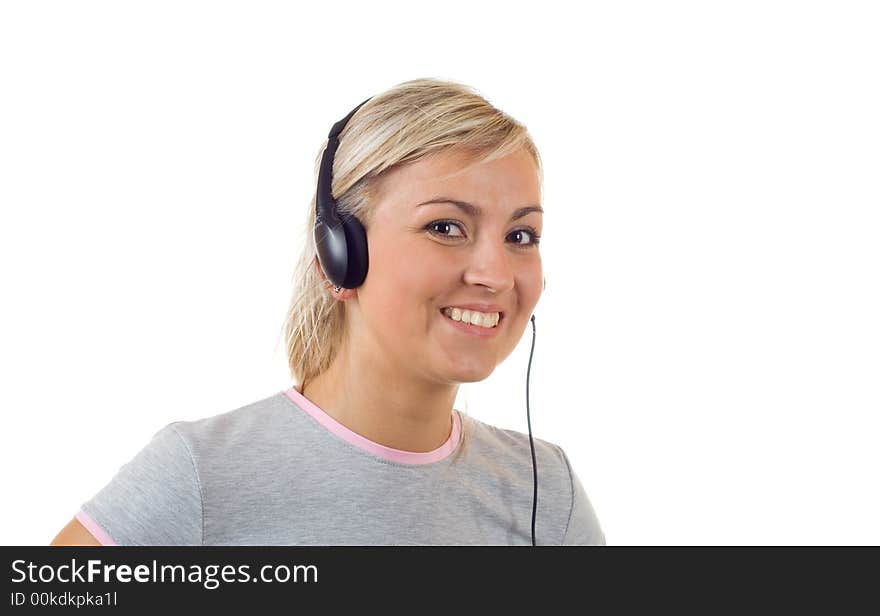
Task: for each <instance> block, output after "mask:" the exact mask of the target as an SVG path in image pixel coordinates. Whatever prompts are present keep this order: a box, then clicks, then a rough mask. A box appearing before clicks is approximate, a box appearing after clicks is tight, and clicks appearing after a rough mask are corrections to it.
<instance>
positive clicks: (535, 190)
mask: <svg viewBox="0 0 880 616" xmlns="http://www.w3.org/2000/svg"><path fill="white" fill-rule="evenodd" d="M474 160H475V159H474V158H473V156H472V155H468V154H466V153H461V152H451V151H446V152H441V153H439V154H435V155H432V156H430V157H427V158H424V159H422V160H420V161H418V162H416V163H412V164H409V165H405V166H402V167H399V168H396V169H392V170H391V171H390V172H388V173H387V174H385V175H384V176H383V177H382V178H380V180H379V182H378V184H377V190H376V197H377V203H376V207H377V212H376V213H377V214H380V213H385V214H391V213H394V214H398V215H399V214H402V213H404V211H405V210H412V211H413V212H414V211H415V206H416V205H417V204H419V203H422V202H424V201H427V200H429V199H433V198H435V197H439V196H443V197H448V198H451V199H458V200H461V201H467V202H470V203H475V204H478V205H479V207H481V208H482V209H484V210H486V211H488V212H489V213H491V212H493V211H497V210H499V209H500V210H501V211H502V212H505V213H506V212H508V211H512V210H513V209H516V208H519V207H522V206H523V205H530V204H538V203H539V202H540V199H541V187H540V181H539V179H538V167H537V165H536V164H535V161H534V159H533V158H532V156H531V154H529V153H528V151H527V150H525V149H522V150H518V151H517V152H514V153H512V154H509V155H507V156H504V157H502V158H499V159H496V160H493V161H489V162H487V163H486V162H484V163H479V164H473V163H474ZM468 165H471V167H470V168H469V169H468V168H466V167H467V166H468ZM423 209H427V208H423Z"/></svg>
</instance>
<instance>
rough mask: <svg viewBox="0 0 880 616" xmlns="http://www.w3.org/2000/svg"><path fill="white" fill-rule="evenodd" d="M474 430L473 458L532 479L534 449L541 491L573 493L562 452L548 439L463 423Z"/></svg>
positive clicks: (470, 421) (474, 421)
mask: <svg viewBox="0 0 880 616" xmlns="http://www.w3.org/2000/svg"><path fill="white" fill-rule="evenodd" d="M464 421H465V422H466V423H467V425H468V426H469V428H470V429H471V433H470V434H471V437H472V443H471V444H470V445H468V446H469V447H470V448H471V451H470V455H471V456H472V457H475V458H476V459H477V461H478V462H483V463H484V464H486V465H488V466H489V467H491V468H492V469H494V470H496V471H499V470H500V469H510V470H511V471H513V472H515V473H516V474H517V475H518V476H523V473H526V474H527V476H528V477H529V481H531V477H532V470H531V468H532V446H534V449H535V460H536V462H537V469H538V477H539V478H538V481H539V483H540V485H541V488H542V491H543V488H544V487H545V486H546V487H547V488H549V489H552V490H553V491H554V492H557V491H562V492H563V493H570V491H571V475H570V472H569V466H568V461H567V459H566V456H565V453H564V452H563V450H562V448H561V447H560V446H559V445H557V444H555V443H552V442H550V441H547V440H545V439H541V438H536V437H534V435H533V436H532V439H531V442H530V440H529V435H528V434H525V433H523V432H520V431H517V430H511V429H508V428H501V427H498V426H493V425H492V424H488V423H486V422H483V421H480V420H478V419H475V418H473V417H470V416H467V418H466V419H465V420H464Z"/></svg>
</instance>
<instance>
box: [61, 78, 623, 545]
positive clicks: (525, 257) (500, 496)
mask: <svg viewBox="0 0 880 616" xmlns="http://www.w3.org/2000/svg"><path fill="white" fill-rule="evenodd" d="M340 124H341V125H342V130H341V132H339V134H338V136H337V137H336V143H334V144H333V146H334V147H337V149H336V150H335V155H334V156H332V158H330V159H329V168H327V171H328V172H329V171H332V179H328V180H327V187H328V189H329V191H328V192H329V193H330V194H331V197H332V198H333V199H335V207H336V209H337V210H338V212H339V215H340V216H341V217H343V218H348V219H349V220H350V219H351V218H352V217H353V218H355V219H357V221H359V222H360V224H361V225H362V227H363V230H364V237H365V239H366V245H365V246H363V249H364V255H363V256H364V262H363V263H362V266H363V269H364V270H365V272H362V274H364V273H365V276H363V279H362V280H357V282H356V284H353V285H352V286H351V287H350V288H349V287H347V286H345V285H343V284H341V278H340V274H339V273H338V272H337V273H335V274H332V275H331V277H333V278H336V282H335V283H334V281H333V280H328V275H327V272H329V271H331V270H332V268H331V267H330V266H329V265H328V263H324V260H325V259H324V258H323V256H319V253H318V246H319V241H320V242H325V241H328V242H329V241H330V240H327V239H326V237H325V235H324V233H323V231H318V232H317V233H316V232H315V231H314V230H315V222H316V205H317V204H316V200H313V201H312V203H311V205H310V207H309V215H308V223H307V225H306V234H305V249H304V251H303V254H302V256H301V257H300V260H299V263H298V268H297V272H296V280H295V285H294V292H293V299H292V302H291V306H290V310H289V313H288V318H287V322H286V324H285V334H286V342H287V351H288V360H289V365H290V371H291V374H292V376H293V377H294V381H295V382H296V383H297V385H296V386H294V387H291V388H289V389H286V390H283V391H280V392H278V393H276V394H274V395H272V396H269V397H267V398H265V399H262V400H259V401H257V402H254V403H251V404H249V405H247V406H244V407H242V408H239V409H236V410H233V411H229V412H227V413H224V414H220V415H216V416H213V417H208V418H204V419H200V420H196V421H178V422H174V423H171V424H169V425H167V426H165V427H164V428H162V429H161V430H159V432H158V433H156V435H155V436H154V437H153V439H152V441H151V442H150V443H149V444H148V445H147V446H146V447H145V448H144V449H143V450H141V451H140V452H139V453H138V454H137V455H136V456H135V457H134V458H133V459H132V460H131V461H130V462H129V463H127V464H126V465H124V466H123V467H122V468H120V469H119V471H118V473H117V474H116V476H115V477H114V478H113V479H112V481H111V482H110V483H109V484H108V485H106V486H105V487H104V488H103V489H101V490H100V491H99V492H98V493H97V494H96V495H94V496H93V497H92V498H91V499H90V500H88V501H86V502H85V503H83V504H82V506H81V509H80V511H79V512H78V513H77V514H76V516H75V518H74V519H73V520H72V521H71V523H70V524H69V525H68V526H67V527H66V528H65V529H64V530H63V531H62V532H61V533H60V534H59V535H58V537H56V539H55V541H54V542H53V545H65V544H68V545H69V544H104V545H114V544H115V545H531V543H532V536H533V535H532V513H533V505H534V502H533V468H532V455H531V447H530V445H531V444H530V441H529V438H528V436H527V435H525V434H522V433H520V432H515V431H512V430H505V429H500V428H497V427H494V426H491V425H488V424H486V423H483V422H481V421H478V420H476V419H474V418H471V417H469V416H467V415H464V414H462V413H461V412H459V411H458V410H456V409H454V408H453V405H454V403H455V399H456V393H457V391H458V387H459V384H461V383H471V382H475V381H482V380H483V379H486V378H487V377H489V375H491V374H492V372H493V370H495V368H496V367H497V366H498V365H499V364H500V363H501V362H502V361H503V360H504V359H505V358H506V357H507V356H508V355H510V353H511V352H512V351H513V349H514V348H515V347H516V345H517V343H518V342H519V340H520V339H521V337H522V335H523V332H524V330H525V328H526V326H527V325H528V322H529V319H530V317H531V315H532V311H533V310H534V308H535V305H536V304H537V302H538V299H539V297H540V296H541V292H542V290H543V275H542V268H541V255H540V252H539V250H538V241H539V237H540V234H541V227H542V209H541V192H542V188H541V187H542V177H543V174H542V171H541V163H540V157H539V155H538V152H537V150H536V148H535V145H534V144H533V142H532V139H531V137H530V136H529V134H528V131H527V130H526V128H525V127H524V126H522V125H521V124H519V123H518V122H516V121H515V120H514V119H513V118H511V117H510V116H508V115H506V114H505V113H503V112H501V111H499V110H498V109H496V108H495V107H493V106H492V105H491V104H489V103H488V102H487V101H486V100H485V99H483V98H482V97H481V96H479V95H478V94H477V93H475V92H474V91H473V90H471V89H470V88H467V87H465V86H463V85H460V84H456V83H452V82H447V81H439V80H435V79H418V80H414V81H409V82H405V83H402V84H400V85H398V86H396V87H394V88H392V89H390V90H388V91H386V92H383V93H382V94H380V95H378V96H375V97H373V98H371V99H369V100H368V101H365V103H362V104H361V105H360V106H359V107H358V108H356V110H355V111H354V113H353V115H352V114H350V115H349V117H347V118H346V121H345V122H342V123H337V126H338V125H340ZM335 128H336V126H334V129H335ZM331 141H332V139H331V138H328V142H327V143H325V144H324V146H323V147H322V150H321V155H323V153H324V150H325V148H328V149H329V146H328V144H329V143H330V142H331ZM337 144H338V146H337ZM329 155H330V152H328V156H329ZM320 158H321V156H319V160H320ZM318 175H319V178H320V176H321V174H320V173H319V174H318ZM331 182H332V184H331ZM319 183H320V179H319ZM319 192H320V191H319ZM325 194H326V193H325ZM316 199H317V197H316ZM321 219H322V220H324V221H325V222H326V218H325V217H323V216H322V217H321ZM346 234H347V235H346V236H347V237H348V231H347V232H346ZM316 236H317V237H318V240H316ZM348 241H349V242H354V244H356V243H357V242H356V238H352V237H349V238H348ZM355 248H356V246H353V245H351V244H350V245H349V248H348V249H349V251H350V253H349V255H350V256H349V258H354V255H353V253H354V252H356V250H355ZM342 275H345V276H346V280H348V279H357V278H358V276H357V275H355V274H352V272H351V271H349V272H348V274H345V273H343V274H342ZM534 448H535V456H536V458H535V459H536V461H537V468H538V469H539V481H538V500H537V503H538V506H537V515H536V520H535V528H534V537H535V538H536V543H537V545H584V544H604V542H605V538H604V535H603V533H602V530H601V528H600V526H599V523H598V521H597V519H596V516H595V513H594V511H593V509H592V507H591V505H590V502H589V500H588V498H587V495H586V493H585V491H584V488H583V486H582V484H581V482H580V481H579V479H578V477H577V475H576V474H575V472H574V471H573V470H572V468H571V466H570V464H569V460H568V457H567V456H566V454H565V452H564V451H563V450H562V449H561V448H560V447H559V446H557V445H554V444H552V443H549V442H547V441H543V440H540V439H534Z"/></svg>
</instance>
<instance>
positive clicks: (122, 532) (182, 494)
mask: <svg viewBox="0 0 880 616" xmlns="http://www.w3.org/2000/svg"><path fill="white" fill-rule="evenodd" d="M76 517H77V519H78V520H80V522H81V523H83V525H84V526H85V527H86V528H87V529H88V530H89V531H90V532H91V533H92V534H93V535H94V536H95V537H96V538H97V539H98V540H99V541H100V542H101V543H102V544H104V545H202V498H201V490H200V487H199V478H198V474H197V470H196V467H195V462H194V460H193V457H192V454H191V453H190V448H189V447H188V446H187V443H186V442H185V441H184V439H183V437H182V436H181V435H180V433H178V431H177V430H176V429H175V428H174V424H173V423H171V424H168V425H167V426H165V427H164V428H162V429H161V430H159V431H158V432H157V433H156V434H155V435H154V436H153V438H152V440H150V442H149V443H148V444H147V445H146V447H144V448H143V449H142V450H141V451H139V452H138V453H137V455H135V456H134V458H132V459H131V460H130V461H129V462H128V463H126V464H124V465H123V466H122V467H120V469H119V471H118V472H117V473H116V475H115V476H114V477H113V478H112V479H111V480H110V483H108V484H107V485H106V486H104V487H103V488H102V489H101V490H100V491H99V492H98V493H97V494H95V495H94V496H93V497H92V498H91V499H90V500H88V501H86V502H85V503H83V504H82V505H81V507H80V511H79V512H78V513H77V515H76Z"/></svg>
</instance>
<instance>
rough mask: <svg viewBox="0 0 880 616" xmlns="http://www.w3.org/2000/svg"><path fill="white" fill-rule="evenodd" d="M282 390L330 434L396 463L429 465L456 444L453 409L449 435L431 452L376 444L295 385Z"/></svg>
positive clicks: (456, 419) (457, 422)
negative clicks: (320, 406) (336, 417)
mask: <svg viewBox="0 0 880 616" xmlns="http://www.w3.org/2000/svg"><path fill="white" fill-rule="evenodd" d="M283 393H284V395H286V396H287V397H288V398H289V399H290V400H291V402H293V403H294V404H295V405H296V406H297V407H299V408H300V409H302V410H303V411H305V412H306V413H308V414H309V415H311V416H312V417H313V418H314V419H315V421H317V422H318V423H319V424H321V425H322V426H324V427H325V428H326V429H327V430H328V431H329V432H330V433H332V434H334V435H335V436H337V437H339V438H341V439H342V440H344V441H346V442H347V443H350V444H351V445H354V446H355V447H357V448H358V449H360V450H362V451H365V452H367V453H369V454H372V455H374V456H377V457H379V458H382V459H384V460H390V461H391V462H399V463H402V464H431V463H432V462H439V461H440V460H443V459H444V458H446V457H447V456H448V455H449V454H451V453H452V452H453V451H455V448H456V447H457V446H458V439H459V436H460V435H461V418H460V417H459V413H458V411H455V410H454V409H453V413H452V431H451V432H450V434H449V438H448V439H447V440H446V442H445V443H443V444H442V445H440V447H438V448H437V449H435V450H434V451H425V452H421V451H404V450H402V449H394V448H392V447H386V446H385V445H380V444H379V443H376V442H374V441H371V440H370V439H368V438H366V437H364V436H361V435H360V434H358V433H357V432H354V431H352V430H350V429H348V428H346V427H345V426H344V425H342V424H341V423H339V422H338V421H336V420H335V419H333V418H332V417H331V416H330V415H328V414H327V413H326V412H324V411H322V410H321V409H320V408H318V406H317V405H316V404H315V403H314V402H312V401H311V400H309V399H308V398H306V397H305V396H303V395H302V394H301V393H300V392H298V391H297V390H296V388H295V387H291V388H290V389H288V390H287V391H285V392H283Z"/></svg>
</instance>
